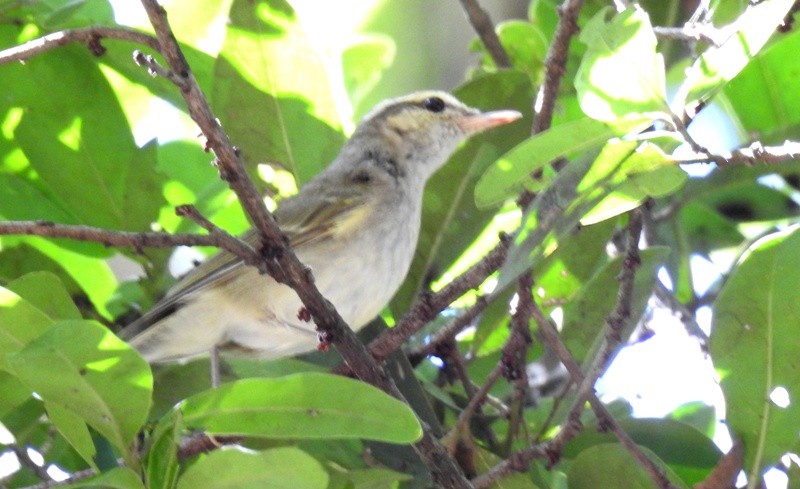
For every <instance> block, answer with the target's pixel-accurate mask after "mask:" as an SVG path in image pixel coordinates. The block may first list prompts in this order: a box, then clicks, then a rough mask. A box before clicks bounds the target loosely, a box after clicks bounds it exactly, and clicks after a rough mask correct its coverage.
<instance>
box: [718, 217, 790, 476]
mask: <svg viewBox="0 0 800 489" xmlns="http://www.w3.org/2000/svg"><path fill="white" fill-rule="evenodd" d="M798 267H800V232H798V230H797V229H796V228H795V229H792V230H789V231H786V232H781V233H775V234H773V235H770V236H768V237H766V238H764V239H761V240H759V241H758V242H756V243H755V244H754V245H753V246H752V247H751V248H750V249H749V250H748V251H747V253H746V254H745V256H744V257H743V258H742V259H741V261H740V262H739V264H738V266H737V267H736V268H735V269H734V271H733V273H731V275H730V276H729V277H728V280H727V282H726V283H725V286H724V287H723V288H722V290H721V292H720V294H719V297H718V298H717V300H716V301H715V303H714V306H713V312H714V314H713V323H712V330H711V356H712V358H713V359H714V365H715V367H716V368H717V370H718V371H719V373H720V376H721V378H722V380H721V387H722V392H723V394H724V395H725V405H726V406H727V414H726V420H727V424H728V426H729V427H730V428H731V430H733V432H734V434H735V435H736V436H739V437H741V439H742V441H743V442H744V446H745V466H744V470H745V472H746V473H747V474H748V478H750V477H759V474H760V473H761V471H762V470H763V468H765V467H767V466H770V465H773V464H775V463H777V461H778V459H779V458H780V457H781V455H783V454H784V453H785V452H789V451H794V450H797V448H798V446H799V444H798V438H797V432H798V430H800V425H798V419H800V404H798V403H797V402H796V400H797V398H798V394H800V359H798V356H797V355H796V354H795V352H796V351H797V350H798V348H800V337H798V335H797V323H796V321H795V318H796V317H797V315H798V301H797V299H796V296H795V295H796V294H795V293H796V291H797V290H798V289H800V275H798V274H796V273H792V272H793V271H794V270H796V269H797V268H798ZM782 398H783V399H784V400H782Z"/></svg>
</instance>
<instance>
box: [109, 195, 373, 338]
mask: <svg viewBox="0 0 800 489" xmlns="http://www.w3.org/2000/svg"><path fill="white" fill-rule="evenodd" d="M344 193H345V192H342V191H339V192H337V195H329V194H326V193H325V192H319V193H316V194H312V195H305V196H304V199H303V201H302V202H300V201H298V200H296V199H294V198H289V199H287V200H286V201H284V202H282V203H281V206H280V207H279V208H278V210H277V211H276V212H275V217H276V219H277V221H278V224H279V225H280V228H281V230H282V231H283V232H284V234H285V235H286V237H287V238H288V239H289V243H290V244H291V245H292V247H293V248H296V249H300V248H302V247H304V246H308V245H310V244H313V243H317V242H320V241H323V240H326V239H330V238H331V237H334V236H336V235H341V234H342V233H347V232H349V231H351V230H352V227H353V226H354V225H355V224H356V223H357V222H359V221H360V220H361V219H360V218H361V217H363V215H362V214H363V213H364V212H368V210H369V209H368V205H367V199H366V197H365V195H364V194H363V192H360V191H359V189H357V188H352V190H351V191H349V192H347V191H346V195H343V194H344ZM242 239H244V240H245V241H246V242H248V243H249V244H250V245H253V246H255V245H256V244H257V241H258V236H257V234H256V233H255V231H253V230H250V231H248V232H247V233H245V234H244V235H243V236H242ZM242 266H245V265H244V264H243V262H242V260H241V259H240V258H238V257H237V256H235V255H233V254H232V253H229V252H227V251H224V250H223V251H221V252H219V253H217V254H216V255H214V256H212V257H211V258H209V259H208V260H206V261H204V262H203V263H201V264H200V265H198V266H197V267H196V268H194V269H193V270H192V271H191V272H189V273H188V274H187V275H186V276H185V277H184V278H183V279H182V280H181V281H180V282H178V283H177V284H176V285H175V286H174V287H173V288H172V289H170V290H169V292H168V293H167V295H166V296H165V297H164V298H163V299H162V300H161V301H160V302H159V303H158V304H156V305H155V306H154V307H153V308H152V309H151V310H150V311H148V312H147V313H146V314H145V315H143V316H142V317H141V318H139V319H138V320H136V321H135V322H134V323H132V324H130V325H128V326H126V327H125V328H124V329H123V330H122V331H120V336H122V337H123V338H127V339H130V338H132V337H134V336H136V335H137V334H139V333H140V332H142V331H144V330H145V329H147V328H148V327H150V326H151V325H153V324H155V323H157V322H158V321H160V320H162V319H164V318H165V317H167V316H169V315H171V314H172V313H173V312H175V310H177V308H178V307H180V304H181V302H182V301H183V300H184V299H185V298H186V297H187V296H188V295H190V294H192V293H194V292H197V291H198V290H201V289H204V288H206V287H212V286H222V285H223V284H224V283H225V282H227V281H229V280H232V279H233V278H235V277H236V275H237V270H238V269H239V268H240V267H242Z"/></svg>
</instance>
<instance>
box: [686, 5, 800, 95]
mask: <svg viewBox="0 0 800 489" xmlns="http://www.w3.org/2000/svg"><path fill="white" fill-rule="evenodd" d="M793 4H794V0H765V1H763V2H758V3H757V4H753V5H750V6H748V7H747V11H746V12H745V13H744V14H742V15H741V16H740V17H739V18H738V19H737V22H736V26H737V27H738V28H737V29H736V30H735V32H733V33H732V34H731V35H730V37H729V38H728V39H727V40H725V42H724V43H723V44H722V45H721V46H719V47H715V46H712V47H710V48H708V49H707V50H706V51H705V52H704V53H703V55H702V56H700V57H699V58H698V59H697V61H695V62H694V65H692V67H691V69H689V70H688V71H687V73H686V81H685V82H684V84H683V85H682V86H681V88H680V90H679V95H678V96H677V97H676V101H677V102H678V103H683V104H684V106H685V105H691V104H693V103H694V102H696V101H698V100H707V98H709V97H710V96H712V95H713V94H714V93H715V92H716V91H717V90H719V89H720V88H721V87H722V86H723V85H724V84H725V83H727V82H728V81H730V80H731V79H732V78H733V77H734V76H736V75H737V74H738V73H739V72H740V71H741V70H742V69H743V68H744V67H745V66H746V65H747V64H748V63H749V62H750V60H751V59H752V58H753V56H755V55H756V54H757V53H758V52H759V51H760V50H761V48H762V47H763V46H764V44H766V42H767V41H768V40H769V38H770V37H771V36H772V34H773V33H774V32H775V28H776V27H777V26H778V25H780V24H782V23H783V19H784V18H785V17H786V13H787V12H789V9H790V8H792V5H793ZM679 109H680V107H679Z"/></svg>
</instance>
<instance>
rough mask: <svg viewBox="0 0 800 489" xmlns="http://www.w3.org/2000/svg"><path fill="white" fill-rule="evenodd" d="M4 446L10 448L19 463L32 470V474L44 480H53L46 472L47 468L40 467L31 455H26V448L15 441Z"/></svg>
mask: <svg viewBox="0 0 800 489" xmlns="http://www.w3.org/2000/svg"><path fill="white" fill-rule="evenodd" d="M6 447H7V448H9V449H11V451H12V452H14V455H16V457H17V460H18V461H19V464H20V465H21V466H23V467H25V468H26V469H28V470H30V471H31V472H33V475H35V476H36V477H38V478H39V479H41V480H42V481H44V482H53V478H52V477H50V474H48V473H47V468H46V467H42V466H41V465H39V464H37V463H36V462H34V461H33V459H32V458H31V456H30V455H28V449H27V448H25V447H23V446H20V445H18V444H16V443H11V444H8V445H6Z"/></svg>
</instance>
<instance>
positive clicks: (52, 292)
mask: <svg viewBox="0 0 800 489" xmlns="http://www.w3.org/2000/svg"><path fill="white" fill-rule="evenodd" d="M8 290H10V291H12V292H14V293H15V294H18V295H19V296H20V297H22V298H23V299H25V300H26V301H28V302H29V303H30V304H31V305H32V306H34V307H36V308H38V309H39V310H40V311H42V312H43V313H45V314H47V316H48V317H50V318H51V319H53V320H57V319H80V318H81V312H80V311H79V310H78V308H77V307H76V306H75V303H74V302H72V298H71V297H70V295H69V293H68V292H67V290H66V289H65V288H64V284H63V283H62V282H61V280H59V278H58V277H57V276H56V275H55V274H53V273H50V272H33V273H29V274H27V275H25V276H23V277H20V278H18V279H16V280H14V281H13V282H11V283H10V284H8Z"/></svg>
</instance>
